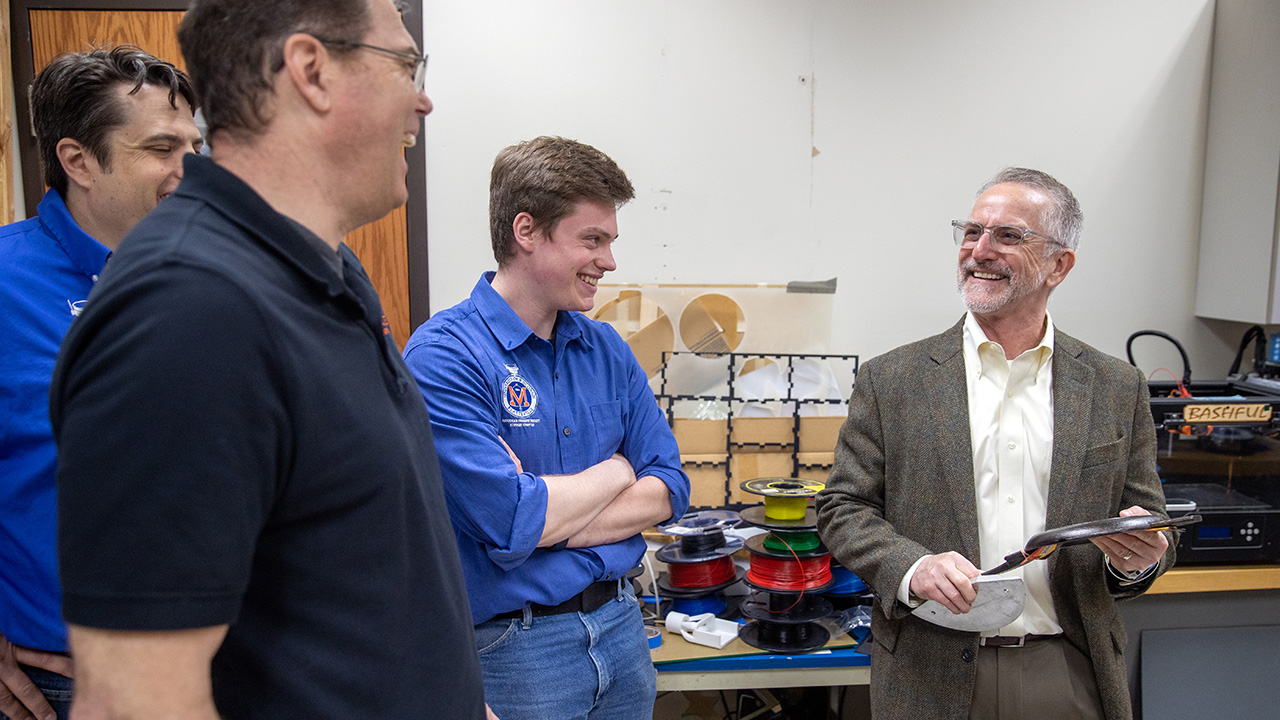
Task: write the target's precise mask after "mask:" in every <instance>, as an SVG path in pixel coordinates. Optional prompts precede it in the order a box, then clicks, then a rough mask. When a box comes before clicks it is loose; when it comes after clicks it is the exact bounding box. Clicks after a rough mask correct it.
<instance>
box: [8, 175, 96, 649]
mask: <svg viewBox="0 0 1280 720" xmlns="http://www.w3.org/2000/svg"><path fill="white" fill-rule="evenodd" d="M37 213H38V214H37V215H36V217H33V218H28V219H26V220H23V221H22V222H17V223H13V224H12V225H7V226H5V227H3V228H0V558H3V560H2V561H0V633H3V634H4V636H5V637H6V638H8V639H9V640H10V641H11V642H14V643H17V644H19V645H25V646H27V647H34V648H37V649H40V650H49V651H57V652H62V651H65V650H66V649H67V635H66V629H65V627H64V626H63V624H62V612H61V607H62V603H61V587H60V586H59V584H58V557H57V540H56V537H57V511H56V503H55V501H56V495H57V493H56V488H55V485H54V477H55V470H56V466H57V448H56V447H55V446H54V442H53V431H52V429H50V427H49V380H50V378H51V377H52V376H53V365H54V362H55V361H56V360H57V359H58V348H59V347H60V346H61V345H62V338H63V336H65V335H66V334H67V329H68V328H70V327H71V322H72V321H73V320H74V319H75V318H76V317H77V316H78V315H79V314H80V310H81V309H82V308H83V307H84V302H85V300H86V299H87V298H88V297H89V291H90V290H92V289H93V285H94V283H95V282H96V281H97V279H98V275H99V274H100V273H101V272H102V268H103V267H104V266H105V265H106V262H107V255H109V254H110V251H109V250H108V249H107V248H106V246H104V245H103V244H102V243H100V242H98V241H97V240H94V239H93V238H91V237H89V235H88V234H86V233H85V232H84V231H83V230H81V229H80V226H79V225H77V224H76V221H75V220H73V219H72V218H71V214H70V213H69V212H67V206H66V205H65V204H64V203H63V201H62V196H60V195H59V194H58V192H57V191H56V190H50V191H48V192H47V193H45V196H44V199H42V200H41V201H40V206H39V208H38V210H37Z"/></svg>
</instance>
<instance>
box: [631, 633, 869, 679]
mask: <svg viewBox="0 0 1280 720" xmlns="http://www.w3.org/2000/svg"><path fill="white" fill-rule="evenodd" d="M865 635H866V630H865V629H858V630H855V631H854V636H855V637H857V638H859V639H862V638H863V637H865ZM870 664H871V656H870V655H863V654H862V653H860V652H858V651H857V649H856V646H854V647H842V648H836V649H834V650H820V651H817V652H811V653H801V654H799V655H768V654H760V655H736V656H733V657H710V658H701V659H698V660H680V661H676V662H664V663H658V664H656V665H655V667H656V668H657V669H658V672H714V671H717V670H786V669H790V668H796V669H803V668H830V667H858V666H859V665H870Z"/></svg>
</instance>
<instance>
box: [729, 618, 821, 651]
mask: <svg viewBox="0 0 1280 720" xmlns="http://www.w3.org/2000/svg"><path fill="white" fill-rule="evenodd" d="M738 637H739V638H741V639H742V641H743V642H745V643H746V644H748V645H750V646H751V647H755V648H760V649H761V650H766V651H768V652H771V653H780V654H783V655H788V654H791V653H798V652H809V651H810V650H817V649H818V648H820V647H822V646H823V645H826V644H827V641H828V640H830V639H831V633H830V632H828V631H827V629H826V628H824V627H822V626H821V625H819V624H817V623H776V622H770V621H768V620H756V621H753V622H751V623H748V624H747V626H746V627H744V628H742V630H741V631H740V632H739V633H738Z"/></svg>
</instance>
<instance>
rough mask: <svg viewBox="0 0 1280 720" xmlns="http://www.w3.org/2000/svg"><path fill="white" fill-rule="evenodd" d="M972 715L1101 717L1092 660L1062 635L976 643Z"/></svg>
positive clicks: (1038, 719)
mask: <svg viewBox="0 0 1280 720" xmlns="http://www.w3.org/2000/svg"><path fill="white" fill-rule="evenodd" d="M969 718H970V720H1024V719H1034V720H1052V719H1053V718H1071V720H1102V702H1101V700H1100V699H1099V697H1098V684H1097V681H1096V680H1095V679H1094V674H1093V664H1092V663H1090V662H1089V658H1087V657H1085V655H1084V653H1082V652H1080V651H1079V650H1077V649H1076V647H1075V646H1074V645H1072V644H1071V643H1069V642H1067V641H1066V640H1065V639H1063V638H1061V637H1055V638H1050V639H1044V640H1034V641H1032V642H1029V643H1027V644H1026V645H1024V646H1022V647H1019V648H997V647H980V648H978V677H977V682H976V683H975V685H974V688H973V703H972V704H971V705H970V708H969Z"/></svg>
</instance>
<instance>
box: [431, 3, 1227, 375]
mask: <svg viewBox="0 0 1280 720" xmlns="http://www.w3.org/2000/svg"><path fill="white" fill-rule="evenodd" d="M423 14H424V24H425V38H426V42H425V50H426V51H427V52H428V53H429V54H430V55H431V64H430V68H429V70H428V79H427V90H428V93H429V94H430V95H431V97H432V99H433V100H434V101H435V103H436V110H435V112H434V113H433V114H432V115H431V116H430V117H429V118H428V119H427V120H426V131H425V135H424V137H425V141H426V143H427V167H428V193H429V206H430V238H431V244H430V249H431V268H432V277H431V293H432V297H431V306H432V308H433V309H435V310H439V309H442V308H444V307H447V306H449V305H451V304H453V303H455V302H457V301H459V300H460V299H462V298H464V297H465V296H466V294H467V293H468V292H469V290H470V288H471V285H472V284H473V283H474V281H475V278H476V276H478V274H479V273H480V272H481V271H482V270H484V269H488V268H491V267H492V266H493V260H492V257H491V255H490V253H489V249H488V244H487V238H488V231H487V225H486V222H487V221H486V209H487V195H486V189H487V182H488V170H489V166H490V163H491V162H492V159H493V155H494V154H495V153H496V152H497V151H498V150H499V149H500V148H502V147H503V146H505V145H507V144H509V143H512V142H516V141H519V140H521V139H525V138H529V137H532V136H535V135H539V134H547V133H550V134H562V135H567V136H570V137H575V138H577V139H579V140H582V141H585V142H589V143H591V144H594V145H596V146H598V147H600V148H601V149H602V150H604V151H605V152H608V153H609V154H610V155H612V156H613V157H614V158H615V159H616V160H618V162H619V163H620V164H621V165H622V166H623V168H624V169H626V170H627V172H628V174H629V175H630V176H631V178H632V180H633V182H634V183H635V185H636V188H637V192H638V197H637V199H636V201H635V202H633V203H632V204H631V205H629V206H628V207H627V208H625V209H624V210H623V211H622V213H621V214H620V217H619V220H620V223H621V232H622V237H621V239H620V241H619V243H618V245H617V246H616V248H615V250H616V255H617V259H618V263H619V270H618V271H617V272H616V273H613V274H612V275H613V278H612V279H613V280H614V281H632V282H655V281H656V282H681V283H689V282H727V283H743V282H747V283H754V282H770V283H775V282H786V281H789V280H800V279H803V280H813V279H822V278H828V277H831V276H832V275H836V276H838V277H839V280H840V285H839V290H838V292H837V295H836V297H835V312H834V313H833V316H834V318H835V319H834V323H833V327H832V350H833V351H837V352H856V353H860V354H861V355H863V357H870V356H872V355H875V354H879V353H882V352H885V351H887V350H889V349H891V348H892V347H894V346H896V345H899V344H901V343H904V342H908V341H910V340H913V339H916V338H919V337H922V336H924V335H928V334H932V333H934V332H937V331H940V330H941V329H943V328H945V327H948V326H950V325H951V324H952V323H953V322H954V321H955V320H956V319H957V318H958V317H959V316H960V314H961V313H962V312H963V308H962V306H961V304H960V301H959V300H958V298H957V296H956V293H955V290H954V263H955V250H954V246H953V245H952V244H951V241H950V237H949V228H948V222H949V221H950V220H951V219H953V218H956V217H962V216H965V215H966V214H967V212H968V209H969V206H970V204H971V203H972V199H973V193H974V191H975V190H976V189H977V187H978V186H979V185H980V184H981V183H982V182H983V181H985V180H986V179H987V178H988V177H989V176H990V175H992V174H993V173H994V172H995V171H996V170H998V169H999V168H1000V167H1002V166H1004V165H1029V166H1032V167H1039V168H1041V169H1044V170H1047V171H1049V172H1051V173H1053V174H1054V175H1056V176H1058V177H1059V178H1060V179H1061V180H1063V181H1064V182H1065V183H1067V184H1068V185H1069V186H1071V187H1072V188H1073V189H1074V190H1075V191H1076V193H1077V195H1078V196H1079V198H1080V200H1081V203H1082V205H1083V207H1084V211H1085V216H1086V220H1085V233H1084V239H1083V242H1082V245H1081V249H1080V253H1079V261H1078V263H1077V266H1076V269H1075V270H1074V271H1073V272H1072V274H1071V277H1069V278H1068V280H1067V282H1066V284H1065V285H1063V287H1062V288H1061V290H1060V291H1059V292H1058V293H1057V294H1056V296H1055V298H1054V299H1053V301H1051V303H1050V311H1051V312H1052V313H1053V316H1054V318H1055V320H1056V321H1057V322H1058V324H1059V325H1060V326H1061V327H1062V328H1063V329H1064V330H1066V331H1068V332H1071V333H1073V334H1075V335H1077V336H1078V337H1081V338H1082V339H1084V340H1085V341H1086V342H1089V343H1091V344H1094V345H1096V346H1098V347H1099V348H1101V349H1103V350H1105V351H1107V352H1111V353H1114V354H1117V355H1123V352H1124V341H1125V339H1126V338H1127V337H1128V335H1129V334H1130V333H1131V332H1132V331H1134V330H1138V329H1143V328H1156V329H1160V330H1164V331H1166V332H1169V333H1170V334H1172V335H1174V336H1175V337H1178V338H1180V339H1181V340H1182V341H1183V342H1184V344H1186V345H1187V347H1188V350H1189V352H1190V354H1191V359H1192V364H1193V369H1194V370H1195V377H1197V378H1201V379H1210V378H1215V377H1222V375H1223V374H1225V372H1226V369H1227V365H1228V364H1229V361H1230V357H1231V356H1232V355H1233V354H1234V350H1235V345H1236V343H1237V342H1238V339H1239V337H1240V335H1241V334H1242V332H1243V330H1244V329H1245V326H1243V325H1238V324H1233V323H1225V322H1218V321H1204V320H1200V319H1197V318H1195V317H1194V316H1193V305H1194V295H1195V275H1196V265H1197V248H1198V236H1199V214H1200V197H1201V182H1202V176H1203V166H1204V145H1205V131H1206V117H1207V97H1208V94H1207V91H1208V78H1209V56H1210V49H1211V48H1210V42H1211V31H1212V21H1213V1H1212V0H1134V1H1133V2H1126V3H1116V2H1111V1H1110V0H1081V1H1080V2H1072V3H1052V2H1025V1H1023V0H985V1H983V2H970V3H947V2H938V1H937V0H901V1H900V2H882V1H871V0H809V1H807V2H802V1H796V2H778V1H776V0H700V1H699V2H659V1H658V0H644V1H641V2H636V1H635V0H547V1H546V2H542V3H526V2H522V1H521V0H486V1H485V2H479V3H457V2H450V1H449V0H425V1H424V13H423ZM748 321H749V320H748ZM1139 350H1140V352H1139V356H1138V359H1139V364H1140V365H1142V366H1143V368H1144V369H1146V370H1148V371H1151V370H1154V369H1155V368H1156V367H1160V366H1166V367H1170V368H1172V369H1174V370H1175V371H1178V372H1180V367H1179V365H1178V364H1177V363H1179V362H1180V361H1178V360H1177V355H1176V353H1175V352H1173V350H1172V348H1170V347H1167V346H1165V345H1162V344H1161V341H1158V340H1153V339H1147V340H1145V341H1143V344H1142V345H1140V346H1139Z"/></svg>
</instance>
